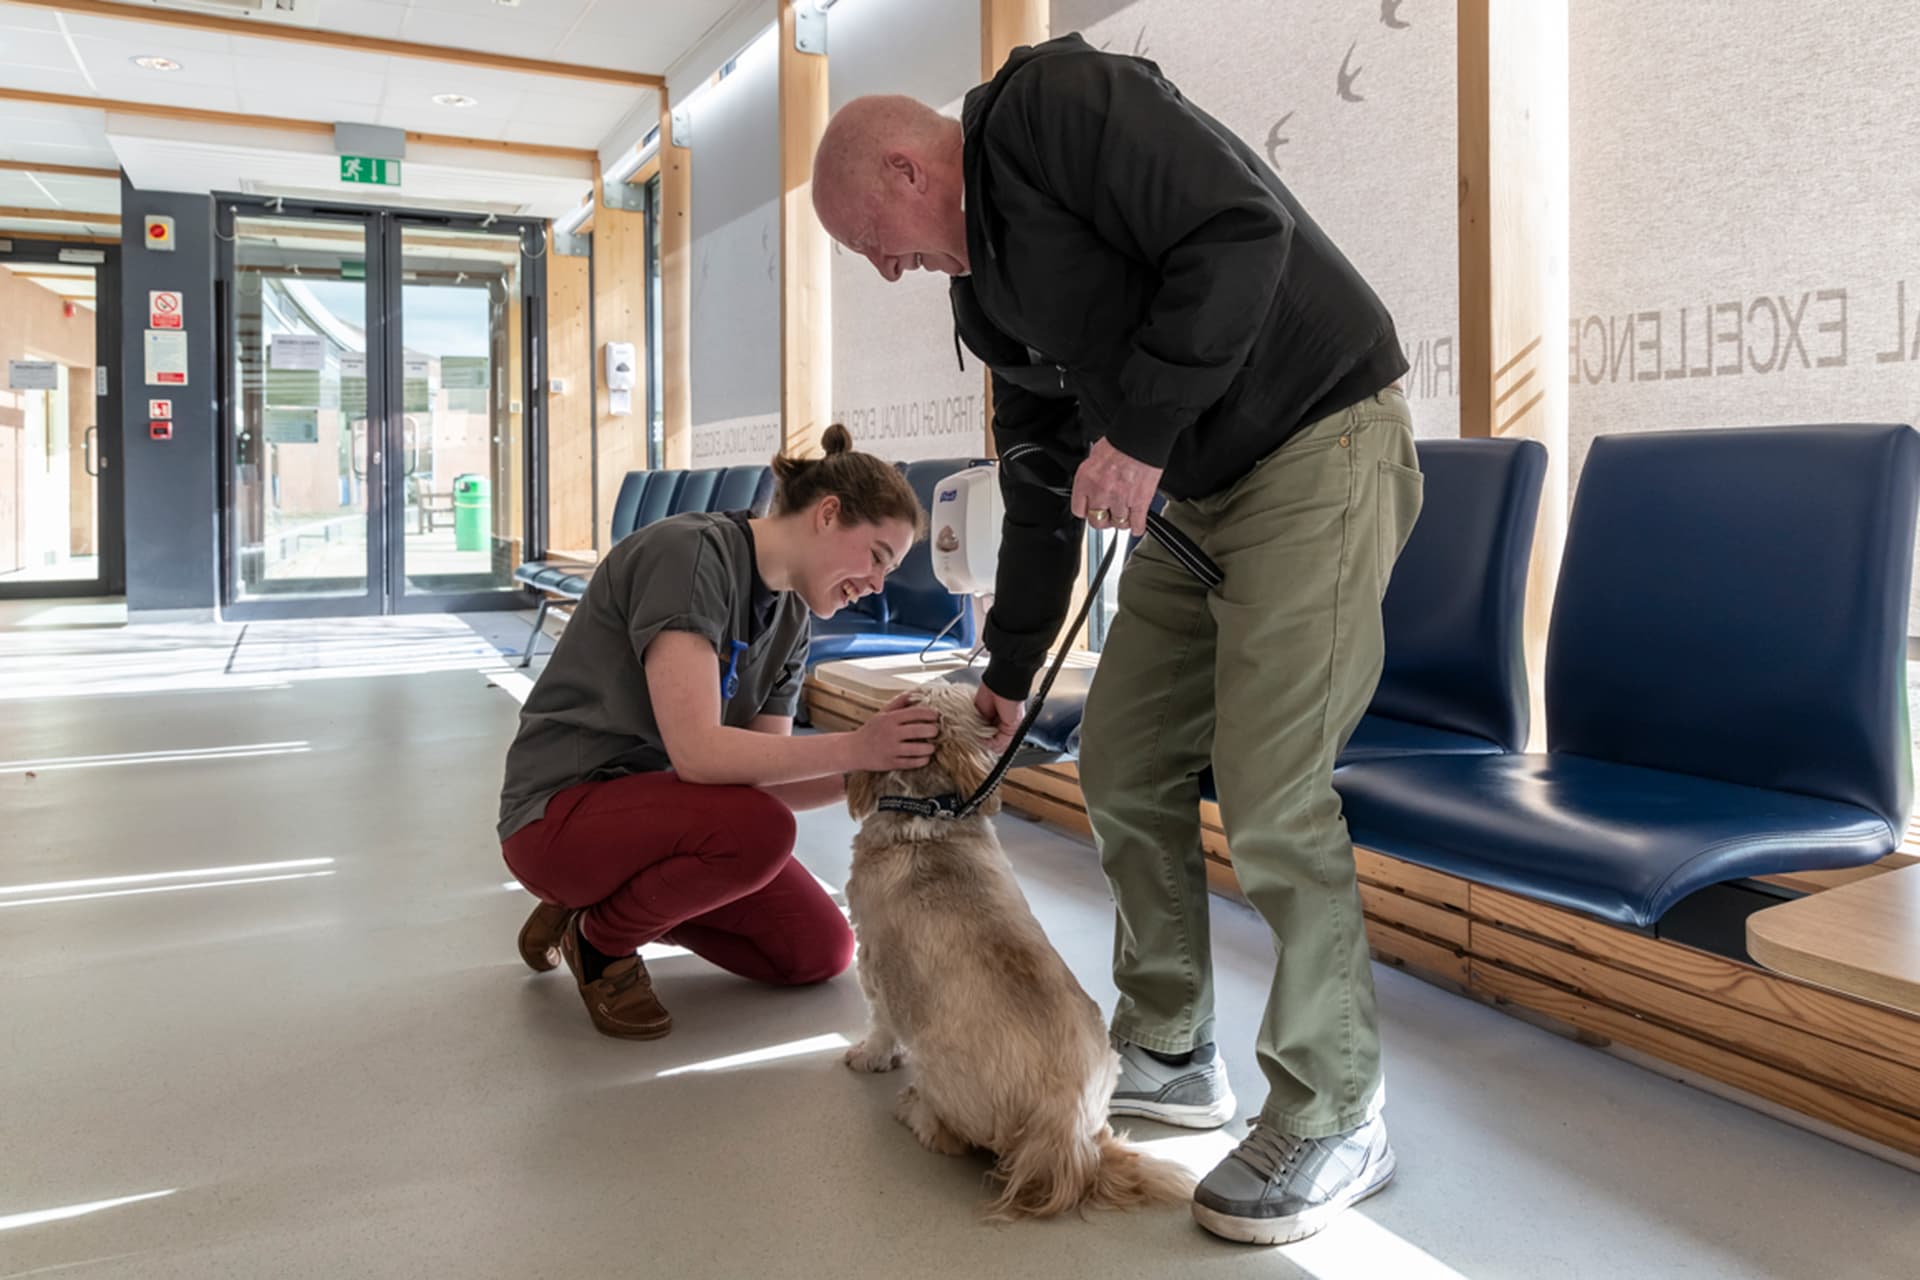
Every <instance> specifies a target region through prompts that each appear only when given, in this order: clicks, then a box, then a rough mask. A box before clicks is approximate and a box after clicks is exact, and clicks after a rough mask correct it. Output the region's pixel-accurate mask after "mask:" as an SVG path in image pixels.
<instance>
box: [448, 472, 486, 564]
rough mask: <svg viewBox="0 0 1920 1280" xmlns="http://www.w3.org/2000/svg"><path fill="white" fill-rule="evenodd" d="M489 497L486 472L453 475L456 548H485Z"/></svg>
mask: <svg viewBox="0 0 1920 1280" xmlns="http://www.w3.org/2000/svg"><path fill="white" fill-rule="evenodd" d="M492 505H493V504H492V501H491V500H490V499H489V498H488V496H487V478H486V477H485V476H476V475H471V474H469V475H464V476H455V477H454V478H453V545H454V548H455V549H456V550H459V551H485V550H486V549H487V525H488V523H489V516H490V515H491V514H492V513H491V510H490V509H491V507H492Z"/></svg>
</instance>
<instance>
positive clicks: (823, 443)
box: [820, 422, 853, 458]
mask: <svg viewBox="0 0 1920 1280" xmlns="http://www.w3.org/2000/svg"><path fill="white" fill-rule="evenodd" d="M820 447H821V448H822V449H823V450H825V451H826V455H827V457H829V458H832V457H836V456H838V455H839V454H843V453H852V452H853V433H852V432H850V431H848V430H847V429H846V427H845V426H843V425H842V424H840V423H838V422H836V423H834V424H833V425H832V426H830V427H828V428H827V429H826V431H825V432H824V433H822V435H821V436H820Z"/></svg>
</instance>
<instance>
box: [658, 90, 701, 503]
mask: <svg viewBox="0 0 1920 1280" xmlns="http://www.w3.org/2000/svg"><path fill="white" fill-rule="evenodd" d="M692 208H693V151H692V149H691V148H688V147H681V146H676V145H674V140H673V113H672V111H671V110H670V109H669V108H668V106H667V101H666V96H665V95H664V94H663V95H661V99H660V207H659V211H658V212H659V217H660V312H661V314H660V418H661V437H662V439H661V455H662V456H661V459H660V460H661V462H662V463H663V464H665V465H666V466H668V467H672V468H676V469H684V468H687V467H690V466H692V465H693V361H692V353H693V346H692V342H693V339H692V332H693V331H692V322H693V217H692Z"/></svg>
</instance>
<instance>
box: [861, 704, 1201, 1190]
mask: <svg viewBox="0 0 1920 1280" xmlns="http://www.w3.org/2000/svg"><path fill="white" fill-rule="evenodd" d="M921 696H922V697H923V698H924V700H925V701H926V702H927V703H928V704H929V705H931V706H933V707H934V708H935V709H936V710H938V711H939V713H940V731H939V737H938V739H937V741H936V744H935V753H934V758H933V762H932V763H931V764H930V765H928V766H926V767H925V768H922V769H917V770H914V771H912V772H908V773H891V774H859V773H856V774H854V775H853V776H852V777H851V778H850V779H849V781H848V788H847V797H848V805H849V808H850V809H851V810H852V812H853V816H854V817H855V818H857V819H861V820H862V823H863V825H862V827H861V830H860V833H859V835H858V836H856V837H855V839H854V842H853V873H852V876H851V877H850V878H849V880H848V881H847V902H848V904H849V905H850V907H851V909H852V914H853V923H854V929H855V931H856V933H857V935H858V938H859V967H860V985H861V988H862V989H863V990H864V991H865V992H866V996H867V1004H868V1007H869V1010H870V1012H871V1014H872V1019H873V1025H872V1029H871V1030H870V1031H869V1032H868V1035H867V1038H866V1040H865V1041H864V1042H862V1043H861V1044H859V1045H856V1046H855V1047H854V1048H852V1049H851V1050H849V1051H848V1053H847V1057H846V1061H847V1065H848V1066H849V1067H852V1068H853V1069H855V1070H858V1071H888V1070H891V1069H893V1068H894V1067H897V1066H899V1065H900V1064H901V1063H902V1062H903V1061H905V1060H906V1058H907V1055H908V1053H909V1051H911V1053H912V1057H913V1063H914V1068H915V1070H914V1083H913V1084H912V1085H909V1086H908V1087H907V1088H906V1089H905V1090H903V1091H902V1092H901V1094H900V1100H899V1105H898V1107H897V1108H896V1110H895V1115H896V1116H898V1118H899V1119H900V1121H901V1122H902V1123H903V1124H905V1125H906V1126H907V1127H908V1128H910V1129H912V1130H913V1134H914V1136H915V1137H916V1138H918V1139H919V1140H920V1142H921V1144H922V1145H924V1146H925V1147H926V1148H927V1149H928V1150H930V1151H934V1152H938V1153H940V1154H943V1155H963V1154H965V1153H967V1152H968V1151H970V1150H972V1149H973V1148H976V1147H980V1148H985V1149H986V1150H988V1151H990V1152H992V1153H993V1154H994V1155H995V1156H997V1157H998V1161H997V1163H996V1165H995V1167H994V1176H995V1178H996V1179H997V1180H998V1181H999V1182H1000V1183H1001V1190H1000V1194H999V1196H998V1197H997V1198H996V1199H994V1200H993V1202H992V1203H991V1204H990V1205H989V1206H988V1216H989V1217H990V1218H994V1219H1011V1218H1022V1217H1051V1216H1053V1215H1055V1214H1059V1213H1062V1212H1065V1211H1066V1210H1069V1209H1080V1208H1083V1207H1087V1206H1095V1207H1131V1206H1135V1205H1144V1204H1155V1203H1164V1204H1171V1203H1177V1202H1181V1201H1185V1200H1186V1199H1187V1198H1188V1197H1189V1196H1190V1195H1191V1194H1192V1190H1193V1180H1192V1177H1191V1176H1190V1175H1189V1174H1188V1173H1187V1171H1186V1170H1185V1169H1183V1168H1181V1167H1180V1166H1178V1165H1176V1164H1173V1163H1171V1162H1169V1161H1165V1160H1159V1159H1155V1158H1153V1157H1150V1156H1145V1155H1143V1154H1141V1153H1140V1152H1139V1151H1137V1150H1135V1149H1133V1148H1131V1147H1129V1146H1127V1145H1126V1144H1124V1143H1123V1142H1122V1141H1121V1140H1120V1139H1119V1138H1118V1137H1117V1136H1116V1135H1115V1134H1114V1132H1113V1129H1112V1127H1111V1126H1110V1125H1109V1124H1108V1122H1107V1104H1108V1102H1109V1100H1110V1099H1111V1097H1112V1094H1113V1087H1114V1082H1115V1080H1116V1079H1117V1078H1118V1075H1119V1070H1120V1066H1119V1056H1118V1055H1117V1054H1116V1053H1115V1052H1114V1051H1113V1048H1112V1046H1111V1044H1110V1043H1109V1041H1108V1039H1107V1034H1106V1030H1105V1027H1104V1025H1103V1023H1102V1021H1101V1018H1100V1011H1099V1009H1098V1008H1096V1007H1095V1005H1094V1003H1093V1000H1092V999H1091V998H1090V997H1089V996H1088V995H1087V993H1086V992H1085V991H1083V990H1082V989H1081V987H1080V984H1079V983H1078V982H1076V981H1075V980H1074V977H1073V974H1072V973H1071V972H1070V971H1069V970H1068V968H1067V966H1066V963H1065V961H1063V960H1061V958H1060V956H1059V954H1058V953H1057V952H1055V951H1054V949H1053V947H1052V946H1051V945H1050V944H1049V943H1048V941H1047V938H1046V935H1045V934H1044V933H1043V932H1042V931H1041V929H1040V924H1039V922H1038V921H1036V920H1035V919H1034V918H1033V913H1032V911H1030V910H1029V909H1028V907H1027V901H1026V898H1025V897H1024V896H1023V895H1022V894H1021V892H1020V886H1019V884H1018V883H1017V882H1016V881H1015V880H1014V876H1013V867H1012V865H1011V864H1010V863H1009V862H1008V861H1007V856H1006V854H1005V852H1004V851H1002V849H1001V847H1000V841H999V839H998V838H997V837H996V836H995V835H994V832H993V828H992V826H991V825H990V824H989V823H988V822H987V814H988V813H991V812H994V811H996V810H997V809H998V808H999V804H998V801H997V800H995V801H990V802H989V803H988V804H987V805H985V806H983V807H982V810H981V811H980V812H977V813H976V814H975V815H974V816H973V817H971V818H969V819H967V820H965V821H963V822H953V821H947V820H942V819H926V818H916V817H912V816H910V815H906V814H897V813H879V812H877V811H876V805H877V801H878V799H879V797H881V796H883V795H906V796H920V797H925V796H937V795H942V794H945V793H947V792H953V793H955V794H958V795H960V796H962V797H965V796H969V795H971V794H972V793H973V791H974V789H975V788H976V787H978V786H979V784H980V782H981V781H982V780H983V779H984V778H985V777H986V775H987V773H988V771H989V770H990V769H991V768H992V765H993V757H992V756H991V754H989V752H988V751H987V749H986V739H987V737H988V732H989V731H988V730H987V728H986V725H985V723H984V721H982V720H981V718H980V716H979V714H978V712H976V711H975V710H974V706H973V691H972V690H971V689H968V688H966V687H964V686H955V685H945V684H940V685H932V686H929V687H928V688H927V689H926V690H925V691H924V692H923V694H922V695H921Z"/></svg>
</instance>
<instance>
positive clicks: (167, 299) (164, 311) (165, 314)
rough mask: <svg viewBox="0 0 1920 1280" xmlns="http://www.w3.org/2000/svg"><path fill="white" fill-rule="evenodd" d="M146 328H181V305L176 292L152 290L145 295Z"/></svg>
mask: <svg viewBox="0 0 1920 1280" xmlns="http://www.w3.org/2000/svg"><path fill="white" fill-rule="evenodd" d="M147 311H148V315H147V328H149V329H178V328H180V327H181V320H182V316H181V311H182V307H181V303H180V295H179V294H178V293H177V292H174V291H172V290H167V289H154V290H151V291H149V292H148V294H147Z"/></svg>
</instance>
